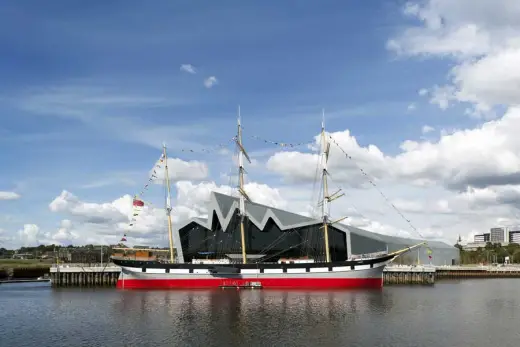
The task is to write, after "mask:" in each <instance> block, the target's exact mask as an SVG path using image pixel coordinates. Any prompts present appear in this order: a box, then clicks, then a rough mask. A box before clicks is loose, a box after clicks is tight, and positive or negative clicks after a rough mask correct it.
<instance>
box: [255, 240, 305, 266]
mask: <svg viewBox="0 0 520 347" xmlns="http://www.w3.org/2000/svg"><path fill="white" fill-rule="evenodd" d="M306 242H307V241H303V242H300V243H298V244H296V245H292V246H291V247H289V248H286V249H284V250H282V251H280V252H278V253H275V254H272V255H271V256H270V257H267V258H263V259H262V262H264V261H266V260H267V259H271V258H274V257H276V256H278V255H279V254H282V253H283V252H287V251H288V250H290V249H293V248H296V247H298V246H300V245H302V244H304V243H306ZM259 261H260V260H257V261H256V263H258V262H259Z"/></svg>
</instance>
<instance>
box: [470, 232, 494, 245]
mask: <svg viewBox="0 0 520 347" xmlns="http://www.w3.org/2000/svg"><path fill="white" fill-rule="evenodd" d="M473 242H475V243H486V242H490V233H484V234H479V235H475V236H474V237H473Z"/></svg>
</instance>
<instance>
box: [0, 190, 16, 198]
mask: <svg viewBox="0 0 520 347" xmlns="http://www.w3.org/2000/svg"><path fill="white" fill-rule="evenodd" d="M20 197H21V196H20V194H18V193H15V192H1V191H0V200H17V199H20Z"/></svg>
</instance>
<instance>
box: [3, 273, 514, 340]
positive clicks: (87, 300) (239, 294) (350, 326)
mask: <svg viewBox="0 0 520 347" xmlns="http://www.w3.org/2000/svg"><path fill="white" fill-rule="evenodd" d="M519 294H520V279H480V280H463V281H455V282H441V283H437V284H435V286H431V287H422V286H387V287H385V288H383V289H381V290H371V291H333V292H323V291H321V292H302V291H273V290H213V291H122V290H116V289H51V288H50V287H44V286H42V285H41V284H32V285H30V284H23V285H15V284H9V285H0V346H1V347H4V346H5V347H7V346H17V347H24V346H27V347H32V346H35V347H46V346H52V347H62V346H63V347H64V346H67V347H71V346H72V347H80V346H88V347H93V346H110V347H116V346H190V347H191V346H205V347H210V346H248V347H251V346H269V347H271V346H371V347H372V346H392V347H395V346H399V347H402V346H432V347H447V346H450V347H451V346H464V347H470V346H475V347H489V346H500V347H506V346H518V345H519V344H520V323H519V322H520V295H519Z"/></svg>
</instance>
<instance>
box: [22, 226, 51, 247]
mask: <svg viewBox="0 0 520 347" xmlns="http://www.w3.org/2000/svg"><path fill="white" fill-rule="evenodd" d="M48 236H49V235H48V234H44V233H43V232H41V230H40V228H39V227H38V225H36V224H24V226H23V228H22V229H20V230H18V237H19V240H20V243H21V245H22V246H26V247H34V246H38V245H39V244H43V243H46V241H47V239H48Z"/></svg>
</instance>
